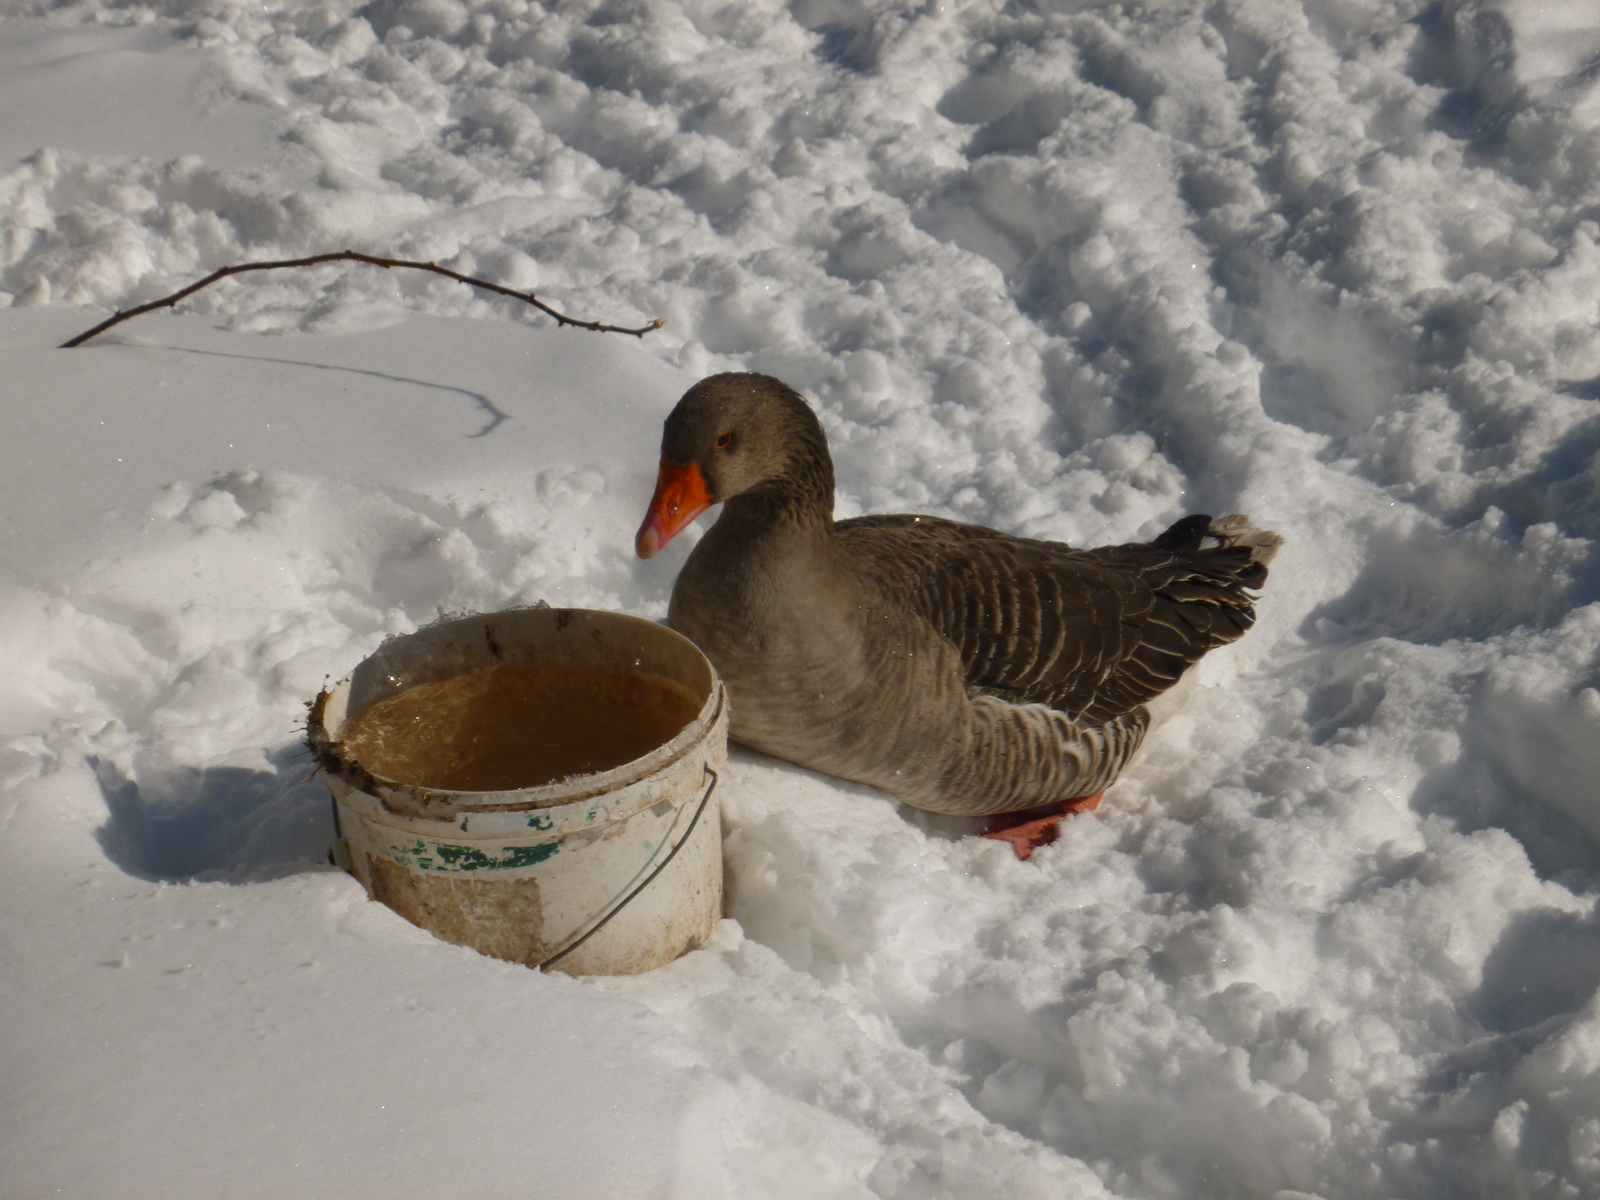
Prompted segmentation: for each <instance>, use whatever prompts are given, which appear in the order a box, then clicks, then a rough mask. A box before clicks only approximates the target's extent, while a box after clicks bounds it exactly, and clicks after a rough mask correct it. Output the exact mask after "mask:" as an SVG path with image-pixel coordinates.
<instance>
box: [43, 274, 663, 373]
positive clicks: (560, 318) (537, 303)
mask: <svg viewBox="0 0 1600 1200" xmlns="http://www.w3.org/2000/svg"><path fill="white" fill-rule="evenodd" d="M327 262H364V263H371V264H372V265H373V266H375V267H383V268H385V269H388V268H389V267H415V268H416V269H417V270H419V271H432V272H433V273H434V274H435V275H443V276H444V277H445V278H446V279H454V280H455V281H456V282H457V283H466V284H470V285H471V286H473V287H475V288H482V289H483V290H484V291H486V292H494V293H496V294H498V295H501V296H510V297H511V298H512V299H513V300H521V301H523V302H524V303H526V304H531V305H533V306H534V307H535V308H537V309H538V310H539V311H540V312H542V313H545V314H547V315H549V316H552V317H554V318H555V319H556V324H557V325H571V326H572V327H573V328H575V329H589V330H592V331H593V332H595V333H627V334H631V335H633V336H634V337H638V338H642V337H643V336H644V335H645V334H647V333H650V332H651V331H652V330H656V329H660V328H661V325H662V322H661V321H660V320H659V319H657V320H654V321H651V322H650V323H649V324H648V325H641V326H639V328H637V329H625V328H623V327H622V326H621V325H603V324H601V323H600V322H599V321H580V320H578V319H577V318H576V317H569V316H567V315H566V314H565V313H559V312H557V311H556V310H555V309H553V308H551V307H550V306H549V305H548V304H546V303H545V302H544V301H543V300H540V299H539V298H538V297H537V296H535V295H534V294H533V293H532V292H518V291H514V290H513V289H511V288H508V287H501V286H500V285H499V284H498V283H490V282H489V281H488V280H486V279H474V278H472V276H470V275H462V274H461V273H460V272H458V271H452V270H450V268H449V267H441V266H439V264H438V263H430V262H411V261H409V260H407V259H403V258H379V257H377V256H376V255H373V254H361V253H359V252H358V251H355V250H336V251H334V252H332V253H330V254H313V255H312V256H311V257H310V258H285V259H280V260H278V261H277V262H253V263H241V264H240V265H238V266H236V267H223V268H222V269H221V270H220V271H213V272H211V274H209V275H207V276H206V277H205V278H204V279H202V280H200V282H199V283H191V284H190V285H189V286H188V287H186V288H183V289H181V290H180V291H176V292H173V293H172V295H170V296H164V297H162V298H161V299H160V300H152V301H150V303H149V304H141V305H139V307H138V308H130V309H128V310H126V311H121V310H119V311H118V312H117V313H115V314H114V315H113V316H110V317H108V318H106V319H105V320H104V321H101V322H100V324H98V325H96V326H95V327H94V328H93V329H90V330H87V331H85V332H83V333H80V334H79V335H78V336H77V337H75V338H73V339H72V340H71V341H70V342H62V343H61V349H63V350H66V349H70V348H71V347H73V346H81V345H83V343H85V342H87V341H88V340H89V339H90V338H92V337H95V336H96V335H98V334H102V333H104V332H105V331H106V330H108V329H110V328H111V327H112V326H113V325H119V324H121V323H122V322H123V321H126V320H128V319H130V318H132V317H137V316H139V315H140V314H141V313H147V312H151V311H153V310H155V309H158V308H172V307H173V306H174V305H176V304H177V303H178V301H179V300H182V299H183V298H184V297H185V296H192V295H193V294H194V293H195V292H198V291H199V290H200V289H201V288H203V287H209V286H210V285H211V284H213V283H216V282H217V280H219V279H226V278H227V277H228V276H229V275H242V274H244V273H245V272H246V271H270V270H272V269H274V268H275V267H314V266H316V265H318V264H319V263H327Z"/></svg>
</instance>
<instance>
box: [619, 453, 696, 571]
mask: <svg viewBox="0 0 1600 1200" xmlns="http://www.w3.org/2000/svg"><path fill="white" fill-rule="evenodd" d="M710 507H711V493H710V492H709V491H708V490H707V489H706V481H705V478H704V477H703V476H702V475H701V474H700V468H699V467H698V466H696V465H695V464H694V463H689V464H688V465H687V466H681V465H679V464H678V463H675V462H668V461H667V460H666V459H664V458H663V459H662V460H661V473H660V474H658V475H657V476H656V494H655V495H654V496H652V497H651V498H650V510H649V511H648V512H646V513H645V515H644V524H642V525H640V526H639V536H638V537H636V538H634V539H633V548H634V549H635V550H637V551H638V552H639V557H640V558H651V557H653V556H654V555H655V553H656V552H657V551H658V550H660V549H661V547H663V546H665V545H666V544H667V543H668V542H670V541H671V540H672V539H673V538H675V537H677V536H678V535H679V534H680V533H682V532H683V531H684V530H685V529H687V528H689V526H690V524H691V523H693V521H694V519H695V518H696V517H698V516H699V515H700V514H701V513H703V512H705V510H706V509H708V508H710Z"/></svg>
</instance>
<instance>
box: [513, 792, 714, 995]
mask: <svg viewBox="0 0 1600 1200" xmlns="http://www.w3.org/2000/svg"><path fill="white" fill-rule="evenodd" d="M702 766H703V768H704V770H705V773H706V774H707V775H709V776H711V786H710V787H708V788H706V794H705V795H704V796H701V797H700V807H699V808H697V809H695V810H694V816H692V817H690V818H689V828H687V829H685V830H684V831H683V836H682V837H681V838H679V839H678V844H677V845H675V846H673V848H672V851H671V853H669V854H668V855H667V856H666V857H665V858H664V859H662V860H661V865H660V866H658V867H657V868H656V869H655V870H654V871H651V872H650V874H648V875H647V876H645V878H644V882H643V883H641V884H640V885H639V886H638V887H636V888H634V889H633V891H631V892H629V893H628V894H627V895H626V896H624V897H623V898H622V900H621V902H620V903H618V905H617V906H616V907H615V908H613V909H612V910H611V911H610V912H608V913H607V914H606V915H605V916H603V917H601V918H600V919H599V920H598V921H596V922H595V923H594V925H593V926H592V927H591V928H590V929H589V932H588V933H586V934H584V935H583V936H582V937H580V938H579V939H578V940H577V941H575V942H571V943H569V944H568V945H567V946H565V947H564V948H562V949H561V950H558V951H556V953H554V954H552V955H551V956H550V957H549V958H547V959H545V960H544V961H543V962H542V963H540V964H539V966H538V967H537V968H536V969H537V970H540V971H543V970H544V969H545V968H546V967H548V966H550V964H551V963H555V962H560V961H561V960H562V959H563V958H565V957H566V956H567V955H569V954H571V953H572V952H573V951H574V950H576V949H577V948H578V947H579V946H581V945H583V944H584V943H585V942H587V941H588V940H589V939H590V938H592V937H593V936H594V935H595V934H597V933H599V932H600V931H601V930H602V929H604V928H605V927H606V923H607V922H608V921H610V920H611V918H612V917H614V916H616V915H617V914H618V913H619V912H621V911H622V910H623V909H625V908H627V907H628V905H629V904H631V903H632V902H633V898H634V897H635V896H637V895H638V894H639V893H640V892H642V891H644V890H645V888H647V887H649V886H650V885H651V884H652V883H654V882H655V878H656V876H657V875H659V874H661V872H663V871H665V870H666V869H667V866H668V864H669V863H671V862H672V860H673V859H674V858H676V857H677V856H678V851H679V850H682V849H683V847H684V845H685V844H686V843H687V842H688V840H689V835H690V834H692V833H694V827H695V826H696V825H697V824H699V821H700V814H701V813H703V812H705V810H706V803H707V801H709V800H710V799H711V793H712V792H714V791H716V790H717V783H718V781H719V777H718V775H717V773H716V772H715V771H713V770H712V769H711V765H710V764H709V763H704V764H702Z"/></svg>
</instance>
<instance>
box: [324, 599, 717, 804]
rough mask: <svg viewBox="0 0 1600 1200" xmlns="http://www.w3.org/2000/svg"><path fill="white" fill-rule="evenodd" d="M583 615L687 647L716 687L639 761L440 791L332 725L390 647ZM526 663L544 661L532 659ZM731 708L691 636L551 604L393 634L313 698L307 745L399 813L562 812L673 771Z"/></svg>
mask: <svg viewBox="0 0 1600 1200" xmlns="http://www.w3.org/2000/svg"><path fill="white" fill-rule="evenodd" d="M579 615H581V616H583V617H584V618H586V619H590V620H593V619H595V618H600V619H602V620H605V621H615V622H617V623H619V624H624V625H633V626H635V627H637V628H638V629H639V632H640V633H641V634H642V635H644V636H649V637H657V638H663V637H664V638H665V639H666V640H667V641H670V642H677V643H679V644H681V646H682V647H685V648H687V649H688V650H689V651H690V652H691V653H692V654H693V655H694V656H695V658H696V659H697V660H698V661H699V662H700V663H701V664H703V665H704V667H705V669H706V672H707V675H708V677H709V679H710V684H711V686H710V688H709V691H708V694H707V696H706V698H705V701H704V703H703V704H702V705H701V706H700V711H699V712H698V713H697V714H696V715H695V716H694V717H693V718H692V719H691V720H690V721H689V722H688V723H687V724H685V725H684V727H683V728H682V729H681V730H679V731H678V733H677V734H675V735H674V736H673V737H672V738H670V739H669V740H668V741H666V742H663V743H662V744H661V745H659V746H657V747H655V748H654V749H652V750H650V751H649V752H648V753H645V754H642V755H640V756H639V757H638V758H635V759H631V760H629V761H628V762H625V763H620V764H618V765H617V766H615V767H612V768H609V769H607V770H605V771H595V772H591V773H589V774H585V775H574V776H569V777H568V778H567V779H564V780H557V781H556V782H554V783H548V784H541V785H539V786H537V787H530V788H513V789H503V790H494V791H470V790H466V789H455V788H437V787H428V786H426V785H423V784H414V783H406V782H404V781H400V780H394V779H390V778H387V777H385V776H383V775H379V774H377V773H376V772H374V771H372V770H370V769H368V768H367V767H366V766H364V765H363V764H362V763H361V762H360V761H359V760H358V759H356V758H355V756H354V755H352V754H350V753H349V752H348V751H347V750H346V748H345V745H344V743H343V742H342V741H341V740H339V739H338V738H336V737H335V736H334V735H333V732H332V731H330V729H329V727H328V709H329V706H330V705H333V706H334V707H335V708H336V709H337V708H338V707H339V702H340V701H347V700H348V696H349V691H350V688H351V685H352V681H353V680H354V678H355V675H356V672H357V671H359V670H360V668H361V666H362V665H364V664H366V663H367V662H369V661H370V660H372V659H373V658H375V657H376V656H378V655H379V654H381V653H383V651H384V649H385V648H386V647H392V646H394V645H395V644H396V643H397V642H402V641H405V640H408V639H410V638H414V637H417V636H419V635H422V634H428V633H434V632H436V631H438V630H440V629H444V628H449V627H452V626H457V625H470V624H472V623H479V624H482V623H483V622H485V621H487V620H490V619H495V618H519V619H525V618H532V619H536V620H548V621H551V622H553V623H555V624H556V626H557V628H558V629H565V627H566V623H567V622H570V620H571V619H572V618H573V617H575V616H579ZM525 661H539V660H538V659H529V660H525ZM552 661H555V660H552ZM641 673H643V672H641ZM400 690H404V689H400ZM726 703H727V692H726V688H725V687H724V686H723V683H722V679H721V677H720V676H719V675H718V674H717V670H716V667H715V666H713V665H712V663H711V660H710V659H709V658H708V657H707V656H706V654H705V651H703V650H701V649H700V647H699V646H697V645H695V643H694V642H693V641H691V640H690V639H689V638H687V637H685V636H684V635H683V634H681V633H679V632H678V631H677V630H675V629H672V628H670V627H668V626H666V625H662V624H660V623H658V622H655V621H651V620H649V619H647V618H644V617H638V616H634V615H633V614H631V613H620V612H612V611H608V610H606V609H593V608H555V607H550V606H546V607H539V608H526V609H521V608H519V609H507V610H501V611H499V612H492V613H465V614H461V615H459V616H454V617H450V618H446V619H442V620H439V621H435V622H433V623H431V624H429V625H425V626H423V627H421V628H419V629H417V630H415V631H413V632H412V633H408V634H397V635H395V636H393V637H389V638H385V639H384V641H383V642H382V643H381V644H380V645H379V646H378V647H377V648H376V649H374V650H373V651H372V652H371V653H369V654H367V655H366V656H365V657H364V658H363V659H362V660H361V663H359V664H357V666H356V667H355V668H354V669H352V670H351V671H350V672H349V673H348V674H346V675H345V676H344V678H343V679H340V680H339V681H338V682H337V683H334V684H331V685H327V686H324V687H323V688H322V690H321V691H320V692H318V693H317V696H316V698H315V699H314V700H312V701H311V703H310V706H309V708H310V711H309V713H308V716H307V720H306V742H307V745H308V746H309V747H310V750H311V754H312V758H313V759H314V761H315V762H316V764H317V766H318V768H319V769H320V770H321V771H322V772H323V773H324V774H325V775H328V776H329V777H330V778H336V779H338V780H339V781H340V782H341V783H343V784H344V785H345V786H346V787H349V788H351V789H352V790H354V791H358V792H365V793H367V794H368V795H370V796H373V797H376V798H377V799H379V800H380V801H381V802H382V803H383V805H384V807H386V808H389V809H390V810H391V811H394V812H396V814H397V815H402V816H408V817H412V818H422V819H424V820H430V821H451V822H454V821H456V820H458V819H459V818H461V817H463V816H466V815H471V814H480V813H481V814H490V813H515V812H526V811H529V810H533V809H548V808H559V807H563V806H565V805H569V804H581V803H583V802H584V801H587V800H592V799H593V798H595V797H597V796H601V795H605V794H608V793H612V792H617V791H621V790H623V789H625V788H628V787H630V786H631V785H633V784H635V783H638V782H640V781H642V780H644V779H647V778H649V777H650V776H652V775H655V774H657V773H659V772H661V771H663V770H666V769H668V768H670V767H672V766H673V765H674V764H676V763H677V762H678V761H679V760H681V759H682V758H683V756H684V755H686V754H688V753H690V752H691V751H692V750H693V749H694V748H695V747H696V746H697V745H699V744H700V743H701V742H702V741H703V740H704V739H705V738H706V737H707V736H709V735H710V733H711V731H712V729H713V728H714V727H715V725H716V724H717V721H718V718H719V717H721V716H722V715H723V710H724V708H725V706H726ZM348 719H349V716H348V714H341V715H340V716H339V717H338V727H341V728H342V726H343V724H344V722H345V721H347V720H348Z"/></svg>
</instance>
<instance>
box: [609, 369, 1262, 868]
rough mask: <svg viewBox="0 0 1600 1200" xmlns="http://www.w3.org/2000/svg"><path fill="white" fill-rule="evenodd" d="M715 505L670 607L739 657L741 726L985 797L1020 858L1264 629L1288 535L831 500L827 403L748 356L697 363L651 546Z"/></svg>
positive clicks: (654, 507) (903, 789)
mask: <svg viewBox="0 0 1600 1200" xmlns="http://www.w3.org/2000/svg"><path fill="white" fill-rule="evenodd" d="M718 503H720V504H721V505H722V512H721V515H720V516H719V517H718V518H717V520H716V522H715V523H714V524H713V525H712V526H711V528H710V529H709V530H707V531H706V533H705V535H704V536H703V537H702V538H701V539H700V541H699V543H698V544H697V545H696V546H695V547H694V549H693V550H692V551H691V552H690V554H689V556H688V559H687V560H686V561H685V563H684V565H683V567H682V569H681V571H680V572H679V574H678V578H677V580H676V582H675V584H674V585H673V589H672V599H671V602H670V604H669V606H668V613H667V624H668V625H669V626H670V627H671V628H673V629H675V630H677V631H678V632H679V633H682V634H684V635H685V636H686V637H688V638H689V639H690V640H691V641H693V642H694V643H695V644H696V645H698V646H700V647H701V649H702V650H704V652H705V654H706V656H707V657H708V658H709V659H710V660H711V662H712V664H713V665H714V666H715V667H716V669H717V671H718V673H719V674H720V675H721V676H722V679H723V681H724V682H725V684H726V686H727V688H728V692H729V697H730V716H731V724H730V730H729V732H730V736H731V737H732V738H733V739H734V740H735V741H738V742H741V743H743V744H744V745H746V746H749V747H752V748H753V749H756V750H759V751H761V752H763V753H765V754H770V755H774V756H775V757H778V758H781V759H785V760H787V761H789V762H792V763H796V764H798V765H800V766H803V767H808V768H810V769H812V770H816V771H821V772H824V773H826V774H829V775H834V776H837V777H839V778H842V779H848V780H854V781H857V782H860V783H866V784H870V785H872V786H874V787H877V788H880V789H882V790H883V791H886V792H888V793H890V794H891V795H893V796H895V797H897V798H898V799H900V800H902V801H904V802H905V803H907V804H909V805H911V806H913V807H915V808H919V809H923V810H926V811H929V812H934V813H943V814H948V815H957V816H972V817H988V818H990V820H989V822H988V824H987V825H986V827H985V828H984V829H983V830H982V833H983V835H984V836H986V837H993V838H998V839H1002V840H1005V841H1008V842H1010V843H1011V845H1012V846H1013V848H1014V849H1015V851H1016V853H1017V856H1018V857H1019V858H1023V859H1026V858H1028V857H1029V856H1030V855H1031V854H1032V852H1033V849H1034V848H1035V847H1037V846H1041V845H1045V844H1048V843H1049V842H1052V841H1054V840H1055V839H1056V837H1057V835H1058V832H1059V822H1060V820H1061V818H1062V817H1063V816H1065V815H1067V814H1068V813H1073V812H1081V811H1086V810H1088V809H1092V808H1094V807H1095V806H1096V805H1097V804H1098V803H1099V801H1100V797H1101V796H1102V795H1103V793H1104V792H1105V789H1106V788H1107V787H1108V786H1110V784H1111V783H1112V782H1113V781H1114V780H1115V779H1116V778H1117V776H1118V775H1119V774H1120V773H1121V771H1122V770H1123V768H1124V767H1126V766H1127V764H1128V761H1129V759H1130V758H1132V756H1133V754H1134V752H1135V751H1136V750H1137V749H1138V748H1139V745H1140V742H1141V741H1142V740H1143V738H1144V734H1145V731H1146V728H1147V727H1148V725H1149V720H1150V713H1149V709H1148V707H1147V706H1148V703H1149V702H1150V701H1151V700H1153V699H1154V698H1155V697H1157V696H1158V695H1160V694H1161V693H1163V692H1165V691H1167V690H1168V689H1169V688H1171V687H1172V686H1173V685H1174V684H1175V683H1177V681H1178V679H1179V678H1180V677H1181V676H1182V675H1183V673H1184V672H1185V671H1186V670H1187V669H1188V668H1189V667H1191V666H1193V665H1194V663H1196V662H1197V661H1199V659H1200V658H1201V657H1202V656H1203V655H1204V654H1205V653H1206V652H1207V651H1209V650H1212V649H1215V648H1216V647H1218V646H1222V645H1225V644H1227V643H1229V642H1232V641H1235V640H1236V639H1238V638H1239V637H1241V636H1242V635H1243V634H1244V633H1245V632H1246V631H1247V630H1248V629H1249V628H1250V626H1251V625H1252V624H1253V623H1254V621H1255V607H1254V597H1253V595H1252V592H1253V591H1254V590H1255V589H1259V588H1260V587H1261V586H1262V585H1263V584H1264V583H1265V582H1266V579H1267V564H1268V563H1269V562H1270V561H1271V559H1272V556H1273V554H1274V553H1275V552H1276V550H1277V549H1278V547H1279V545H1280V544H1281V543H1282V539H1281V538H1280V537H1279V536H1278V535H1277V534H1275V533H1272V532H1270V531H1266V530H1260V529H1257V528H1256V527H1255V526H1254V525H1252V524H1251V522H1250V520H1249V519H1248V518H1247V517H1244V516H1240V515H1233V516H1227V517H1222V518H1220V519H1216V520H1213V519H1212V518H1211V517H1209V516H1204V515H1194V516H1187V517H1184V518H1182V519H1181V520H1179V521H1177V522H1176V523H1175V524H1173V525H1172V526H1171V527H1170V528H1169V529H1167V530H1166V532H1164V533H1162V534H1161V535H1160V536H1159V537H1157V538H1156V539H1155V540H1154V541H1151V542H1148V543H1142V542H1132V543H1127V544H1124V545H1118V546H1102V547H1100V548H1098V549H1094V550H1077V549H1073V548H1071V547H1069V546H1067V545H1065V544H1064V543H1060V542H1049V541H1040V540H1036V539H1033V538H1025V537H1015V536H1012V535H1010V534H1006V533H1001V532H998V531H996V530H993V529H987V528H984V527H982V526H979V525H970V524H964V523H962V522H959V521H952V520H946V519H944V518H941V517H933V516H919V515H913V514H903V515H877V516H864V517H854V518H851V519H849V520H845V521H835V520H834V519H833V506H834V475H833V459H832V456H831V455H830V454H829V452H828V442H827V437H826V435H825V434H824V433H823V429H822V425H821V423H820V422H819V421H818V420H817V416H816V414H815V413H814V412H813V411H812V408H811V406H810V405H809V404H808V403H807V402H806V400H805V399H804V398H803V397H802V396H801V395H800V394H799V393H798V392H796V391H795V390H793V389H792V388H790V387H788V386H787V385H786V384H784V383H782V382H780V381H779V380H777V379H773V378H771V377H770V376H767V375H760V374H755V373H748V372H737V373H729V374H721V375H713V376H710V377H709V378H707V379H704V380H701V381H700V382H699V383H697V384H695V385H694V386H693V387H692V388H690V389H689V390H688V391H687V392H686V393H685V394H684V395H683V397H682V399H680V400H679V401H678V403H677V406H676V407H675V408H673V410H672V412H671V413H670V414H669V415H668V417H667V419H666V423H665V426H664V428H663V431H662V438H661V462H660V468H659V472H658V474H657V478H656V487H655V494H654V496H653V497H652V499H651V501H650V506H649V509H648V510H647V512H646V514H645V517H644V521H643V523H642V524H641V525H640V527H639V532H638V535H637V537H636V539H635V550H636V551H637V553H638V555H639V557H640V558H644V559H648V558H651V557H653V556H654V555H655V554H656V553H657V552H658V551H660V549H661V548H662V547H663V546H665V545H666V544H667V543H668V542H669V541H671V540H672V538H673V537H675V536H676V535H677V534H679V533H681V532H682V531H683V530H684V529H686V528H688V526H689V525H690V524H692V523H693V522H694V520H695V519H696V518H697V517H699V516H700V514H701V513H703V512H704V511H705V510H706V509H707V508H709V507H710V506H711V505H713V504H718Z"/></svg>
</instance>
